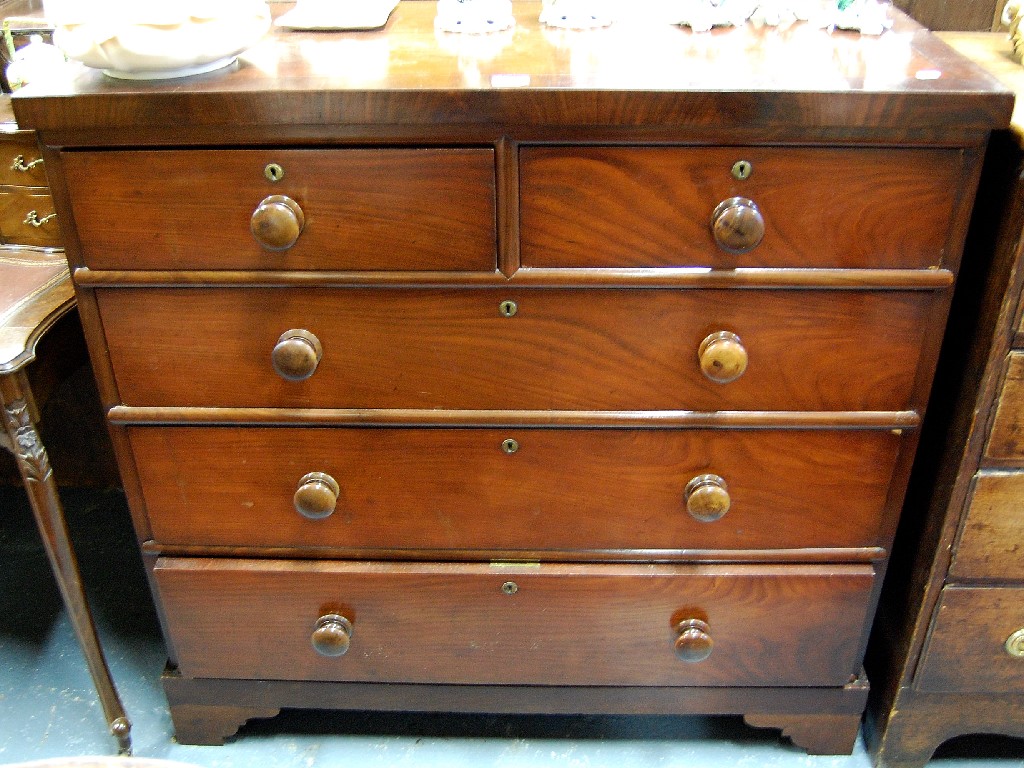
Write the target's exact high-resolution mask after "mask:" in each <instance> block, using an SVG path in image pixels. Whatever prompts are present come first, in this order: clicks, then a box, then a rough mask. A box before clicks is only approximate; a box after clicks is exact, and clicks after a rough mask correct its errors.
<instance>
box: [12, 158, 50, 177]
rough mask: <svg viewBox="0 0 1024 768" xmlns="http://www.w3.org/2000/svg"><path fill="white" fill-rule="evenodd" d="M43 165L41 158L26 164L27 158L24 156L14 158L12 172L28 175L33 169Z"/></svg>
mask: <svg viewBox="0 0 1024 768" xmlns="http://www.w3.org/2000/svg"><path fill="white" fill-rule="evenodd" d="M42 164H43V158H41V157H37V158H36V159H35V160H32V161H30V162H28V163H26V162H25V156H24V155H18V156H17V157H15V158H14V162H13V163H11V170H12V171H21V172H22V173H28V172H29V171H31V170H32V169H33V168H36V167H37V166H40V165H42Z"/></svg>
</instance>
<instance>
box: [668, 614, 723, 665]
mask: <svg viewBox="0 0 1024 768" xmlns="http://www.w3.org/2000/svg"><path fill="white" fill-rule="evenodd" d="M676 632H677V633H678V637H676V642H675V647H676V656H678V657H679V658H680V659H681V660H683V661H687V662H690V663H695V662H698V661H704V659H706V658H707V657H708V656H710V655H711V650H712V648H713V647H714V641H713V640H712V639H711V634H710V632H711V627H709V626H708V625H707V622H704V621H701V620H700V619H686V620H684V621H681V622H679V624H678V625H677V626H676Z"/></svg>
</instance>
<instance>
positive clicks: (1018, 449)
mask: <svg viewBox="0 0 1024 768" xmlns="http://www.w3.org/2000/svg"><path fill="white" fill-rule="evenodd" d="M985 455H986V456H987V457H988V458H990V459H995V460H999V461H1007V462H1021V463H1022V464H1024V352H1011V353H1010V355H1009V359H1008V360H1007V367H1006V376H1005V378H1004V379H1003V389H1002V393H1001V394H1000V396H999V405H998V406H997V407H996V416H995V419H994V421H993V422H992V430H991V432H990V433H989V438H988V444H987V445H986V446H985Z"/></svg>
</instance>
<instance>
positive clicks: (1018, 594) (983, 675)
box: [917, 586, 1024, 693]
mask: <svg viewBox="0 0 1024 768" xmlns="http://www.w3.org/2000/svg"><path fill="white" fill-rule="evenodd" d="M932 622H933V623H932V629H931V634H930V636H929V640H928V645H927V647H926V648H925V652H924V656H923V659H922V661H921V666H920V667H919V670H918V673H917V681H918V684H917V687H918V688H920V689H921V690H925V691H951V692H963V693H967V692H971V691H979V692H989V693H1020V692H1021V691H1024V658H1022V657H1019V656H1015V655H1011V654H1010V653H1009V652H1008V651H1007V641H1008V640H1010V638H1011V636H1013V635H1014V633H1015V632H1017V631H1018V630H1021V628H1024V589H1022V588H1011V587H999V588H996V587H991V588H990V587H955V586H950V587H945V588H944V589H943V590H942V596H941V597H940V599H939V608H938V610H937V611H936V613H935V618H934V619H933V620H932ZM1022 634H1024V633H1022ZM1015 637H1018V638H1019V637H1020V636H1015ZM1010 645H1011V646H1012V647H1013V648H1015V649H1016V651H1017V652H1024V639H1019V640H1017V641H1016V642H1014V641H1011V642H1010Z"/></svg>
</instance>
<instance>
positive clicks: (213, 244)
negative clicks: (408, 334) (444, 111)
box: [61, 148, 497, 272]
mask: <svg viewBox="0 0 1024 768" xmlns="http://www.w3.org/2000/svg"><path fill="white" fill-rule="evenodd" d="M61 162H62V164H63V168H64V175H65V180H66V182H67V184H68V187H69V188H70V190H71V197H72V208H73V211H74V217H75V224H76V226H77V230H78V239H79V242H80V245H81V248H82V257H83V258H84V260H85V264H86V266H88V267H90V268H92V269H275V270H347V269H353V270H362V269H376V270H424V269H427V270H429V269H437V270H482V271H490V272H493V271H494V270H495V268H496V266H497V261H496V255H495V254H496V246H495V216H496V214H495V182H494V152H493V150H491V149H441V148H438V149H344V150H339V149H335V150H295V149H290V150H284V149H279V148H273V149H261V150H238V151H232V152H223V151H214V150H188V151H184V150H164V151H135V152H127V151H116V152H100V151H95V152H66V153H64V154H63V155H62V157H61ZM268 166H275V167H276V168H277V170H276V171H275V170H272V169H269V168H268ZM275 173H279V174H280V177H279V180H277V181H271V180H270V178H268V174H269V175H270V176H273V175H274V174H275ZM272 196H285V197H288V198H290V199H291V200H292V201H293V202H294V204H295V205H297V206H298V207H299V209H300V210H301V212H302V216H303V220H304V226H303V228H302V230H301V234H299V235H298V240H297V241H296V242H295V244H294V245H293V246H292V247H291V248H286V249H284V250H281V251H268V250H266V249H265V248H263V247H262V246H261V245H260V244H259V243H258V242H257V241H256V239H255V238H254V237H253V234H252V233H251V231H250V227H251V218H252V215H253V213H254V212H255V210H256V208H257V207H258V206H259V205H260V204H261V202H263V201H264V200H266V199H267V198H268V197H272ZM286 215H287V214H286Z"/></svg>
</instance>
